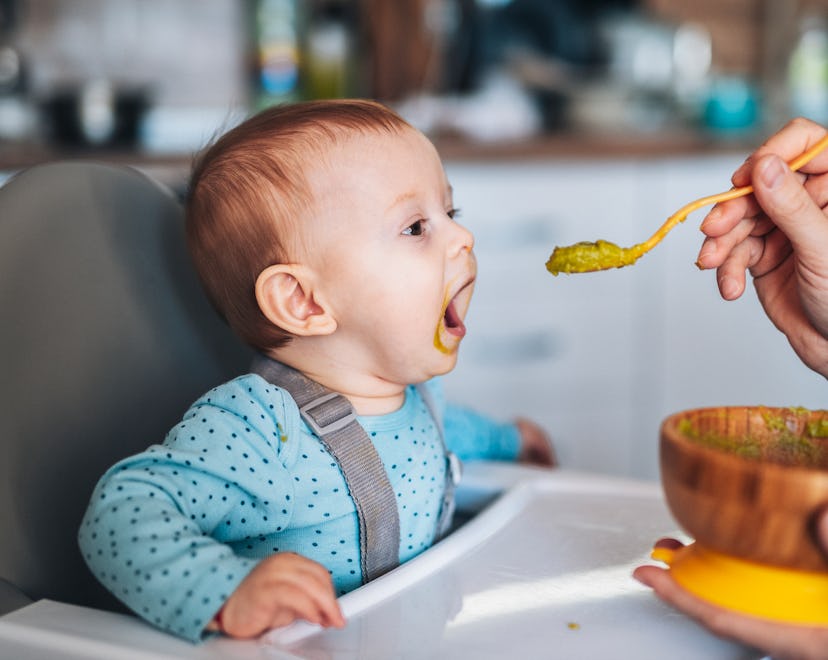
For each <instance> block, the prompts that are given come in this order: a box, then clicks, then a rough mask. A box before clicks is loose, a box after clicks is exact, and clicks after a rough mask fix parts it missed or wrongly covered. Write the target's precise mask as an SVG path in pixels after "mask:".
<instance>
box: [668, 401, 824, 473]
mask: <svg viewBox="0 0 828 660" xmlns="http://www.w3.org/2000/svg"><path fill="white" fill-rule="evenodd" d="M757 412H759V414H760V418H761V420H762V421H761V423H760V424H761V425H763V426H764V428H760V427H759V426H757V428H756V429H755V431H754V432H751V433H749V434H746V435H744V436H740V437H730V436H727V435H723V434H722V433H717V432H715V431H711V430H707V429H704V430H701V429H699V428H698V427H697V426H696V421H697V420H694V419H690V418H684V419H681V420H680V421H679V423H678V430H679V432H680V433H681V434H682V435H683V436H684V437H686V438H687V439H689V440H692V441H693V442H696V443H698V444H700V445H703V446H705V447H709V448H711V449H716V450H719V451H725V452H728V453H731V454H734V455H736V456H741V457H743V458H747V459H752V460H761V461H768V462H771V463H778V464H781V465H790V466H800V467H810V468H823V469H826V468H828V443H826V442H821V439H825V438H828V414H825V415H823V412H824V411H818V413H812V412H811V411H810V410H808V409H806V408H789V409H788V410H787V412H786V413H782V414H780V413H778V412H776V411H772V410H768V409H762V408H760V409H759V410H758V411H757ZM714 419H715V418H714V417H712V416H711V417H709V418H706V419H705V424H704V426H711V425H715V424H714V423H713V424H711V422H713V421H714ZM723 419H724V418H723Z"/></svg>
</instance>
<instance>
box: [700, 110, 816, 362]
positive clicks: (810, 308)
mask: <svg viewBox="0 0 828 660" xmlns="http://www.w3.org/2000/svg"><path fill="white" fill-rule="evenodd" d="M825 134H826V129H825V128H823V127H822V126H819V125H818V124H815V123H813V122H811V121H808V120H806V119H795V120H793V121H792V122H790V123H789V124H788V125H786V126H785V127H784V128H783V129H782V130H781V131H779V132H778V133H777V134H776V135H774V136H773V137H771V138H770V139H769V140H768V141H767V142H766V143H765V144H764V145H762V147H760V148H759V149H757V150H756V152H755V153H754V154H752V155H751V156H750V157H749V158H748V159H747V160H746V161H745V163H744V164H743V165H742V166H741V167H740V168H739V169H738V170H736V172H735V173H734V175H733V178H732V181H733V184H734V185H736V186H743V185H748V184H751V183H752V184H753V186H754V194H753V195H750V196H748V197H742V198H739V199H735V200H730V201H728V202H723V203H721V204H718V205H716V206H715V207H714V208H713V209H712V210H711V211H710V213H709V214H708V215H707V217H706V218H705V220H704V222H703V223H702V226H701V229H702V232H704V234H705V235H706V236H707V238H706V239H705V241H704V243H703V244H702V247H701V250H700V251H699V258H698V265H699V267H700V268H703V269H708V268H716V269H717V281H718V285H719V291H720V292H721V295H722V297H723V298H725V299H726V300H733V299H736V298H738V297H739V296H741V295H742V293H743V292H744V289H745V271H749V272H750V274H751V275H752V276H753V283H754V286H755V288H756V292H757V294H758V296H759V300H760V301H761V303H762V306H763V307H764V309H765V313H766V314H767V315H768V317H769V318H770V319H771V321H773V323H774V324H775V325H776V327H777V328H779V329H780V330H781V331H782V332H783V333H784V334H785V335H786V336H787V338H788V341H789V342H790V343H791V346H792V347H793V349H794V351H796V353H797V355H798V356H799V357H800V359H802V361H803V362H804V363H805V364H807V365H808V366H809V367H811V368H812V369H814V370H815V371H817V372H819V373H821V374H822V375H823V376H826V377H828V214H826V210H825V207H826V204H828V150H826V151H824V152H822V153H821V154H819V155H818V156H817V157H816V158H814V159H813V160H812V161H811V162H810V163H808V164H807V165H805V166H804V167H803V168H802V169H801V170H800V171H799V172H796V173H795V172H792V171H791V170H790V169H789V168H788V166H787V164H786V161H790V160H793V159H794V158H795V157H797V156H799V155H800V154H801V153H803V152H804V151H806V150H807V149H808V148H809V147H811V146H813V144H814V143H815V142H817V140H819V139H821V138H822V137H824V136H825Z"/></svg>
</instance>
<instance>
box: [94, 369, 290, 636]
mask: <svg viewBox="0 0 828 660" xmlns="http://www.w3.org/2000/svg"><path fill="white" fill-rule="evenodd" d="M274 393H275V394H274ZM285 405H286V400H285V398H284V397H283V396H280V390H278V389H277V388H274V387H272V386H266V384H264V383H263V381H260V380H259V381H256V380H252V379H249V378H248V377H244V378H242V379H237V380H236V381H233V382H231V383H228V384H226V385H224V386H222V387H221V388H217V389H216V390H213V391H211V392H210V393H208V394H207V395H205V397H203V398H202V399H200V400H199V401H198V402H196V404H194V405H193V407H192V408H191V409H190V410H189V411H188V413H187V414H186V415H185V417H184V419H183V420H182V422H181V423H179V424H178V425H177V426H176V427H174V428H173V429H172V430H171V431H170V433H169V434H168V436H167V438H166V439H165V441H164V444H163V445H155V446H152V447H150V448H149V449H148V450H146V451H145V452H143V453H141V454H138V455H136V456H133V457H130V458H127V459H125V460H123V461H121V462H120V463H118V464H116V465H115V466H113V467H112V468H111V469H110V470H109V471H108V472H107V473H106V474H105V475H104V476H103V477H102V478H101V480H100V482H99V484H98V486H97V487H96V489H95V491H94V493H93V496H92V499H91V502H90V505H89V508H88V510H87V513H86V516H85V517H84V520H83V522H82V524H81V528H80V531H79V534H78V541H79V544H80V547H81V551H82V553H83V555H84V558H85V559H86V561H87V563H88V564H89V566H90V568H91V570H92V572H93V573H94V574H95V576H96V577H97V578H98V579H99V580H100V581H101V582H102V583H103V584H104V585H105V586H106V587H107V588H108V589H110V590H111V591H112V592H113V594H115V595H116V596H117V597H118V598H119V599H120V600H122V601H123V602H124V603H125V604H126V605H128V606H129V607H130V608H131V609H132V610H134V611H135V612H136V613H137V614H139V615H140V616H142V617H144V618H145V619H147V620H148V621H150V622H151V623H153V624H155V625H157V626H159V627H161V628H163V629H166V630H168V631H170V632H173V633H174V634H177V635H180V636H182V637H185V638H187V639H190V640H193V641H196V640H198V639H200V638H201V635H202V631H203V630H204V627H205V625H206V624H207V623H208V622H209V621H210V619H211V618H212V617H213V616H214V614H215V613H216V611H218V609H219V608H220V607H221V606H222V604H223V603H224V601H225V600H226V599H227V597H228V596H229V595H230V594H231V593H233V591H234V590H235V589H236V587H237V586H238V585H239V583H240V582H241V581H242V580H243V579H244V578H245V577H246V575H247V574H248V573H249V572H250V570H251V569H252V568H253V567H254V566H255V565H256V563H257V561H258V560H259V558H260V557H257V556H251V554H250V553H247V556H245V553H244V552H240V549H242V548H243V547H244V545H243V544H244V542H245V539H251V538H259V537H261V538H264V537H263V535H264V534H268V533H272V532H273V531H274V530H280V529H282V528H284V527H286V526H287V524H288V522H289V520H290V517H291V514H292V508H293V506H292V505H293V479H292V478H290V476H289V474H288V472H287V471H286V469H285V466H284V463H285V462H286V461H287V462H290V461H291V460H292V457H291V456H290V454H291V451H292V449H293V447H292V445H294V444H295V443H289V442H284V441H283V438H285V437H286V433H291V432H292V431H293V429H284V428H282V427H281V426H280V424H279V423H278V422H277V421H276V420H277V419H279V418H281V419H283V420H284V419H291V417H290V416H289V415H288V414H287V412H286V411H285V409H284V408H285ZM274 408H281V409H280V410H274ZM248 547H252V546H248ZM253 554H255V553H253Z"/></svg>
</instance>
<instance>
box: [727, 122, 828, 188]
mask: <svg viewBox="0 0 828 660" xmlns="http://www.w3.org/2000/svg"><path fill="white" fill-rule="evenodd" d="M824 136H825V128H823V127H822V126H820V125H819V124H816V123H814V122H812V121H810V120H808V119H803V118H801V117H799V118H797V119H793V120H792V121H790V122H788V123H787V124H786V125H785V126H784V127H783V128H782V129H781V130H780V131H779V132H778V133H776V134H775V135H772V136H771V137H770V138H768V140H767V141H765V143H764V144H763V145H762V146H761V147H759V148H758V149H757V150H756V151H755V152H753V153H752V154H751V155H750V156H748V158H747V160H745V162H744V163H742V165H741V166H740V167H739V168H738V169H737V170H736V172H734V173H733V177H732V179H731V180H732V181H733V185H735V186H745V185H748V184H749V183H751V178H752V176H751V173H752V171H753V169H754V167H755V165H756V162H757V161H758V160H759V159H761V158H763V157H764V156H767V155H768V154H776V155H777V156H780V157H781V158H783V159H784V160H786V161H791V160H793V159H794V158H796V157H797V156H799V155H800V154H802V153H804V152H805V151H807V150H808V149H810V148H811V147H812V146H813V145H814V144H816V143H817V141H819V140H821V139H822V138H823V137H824ZM826 170H828V151H823V152H822V153H820V154H818V155H817V156H816V157H815V158H813V159H812V160H811V162H809V163H807V164H806V165H805V166H804V167H802V169H801V171H802V172H806V173H813V172H825V171H826Z"/></svg>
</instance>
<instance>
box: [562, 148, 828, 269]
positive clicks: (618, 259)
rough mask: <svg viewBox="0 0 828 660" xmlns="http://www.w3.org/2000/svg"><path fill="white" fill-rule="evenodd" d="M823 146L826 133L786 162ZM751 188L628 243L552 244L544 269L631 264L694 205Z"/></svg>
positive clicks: (802, 160) (795, 165)
mask: <svg viewBox="0 0 828 660" xmlns="http://www.w3.org/2000/svg"><path fill="white" fill-rule="evenodd" d="M827 146H828V135H826V136H825V137H823V138H822V139H821V140H820V141H819V142H817V143H816V144H815V145H814V146H813V147H811V148H810V149H808V150H807V151H806V152H805V153H803V154H802V155H801V156H799V157H798V158H796V159H795V160H793V161H791V162H790V163H789V165H788V166H789V167H790V168H791V169H792V170H794V171H796V170H798V169H799V168H801V167H803V166H804V165H805V164H806V163H808V162H809V161H810V160H811V159H812V158H814V156H816V155H817V154H818V153H820V152H821V151H822V150H823V149H825V147H827ZM752 192H753V186H743V187H741V188H733V189H732V190H728V191H727V192H723V193H719V194H717V195H709V196H708V197H702V198H701V199H697V200H696V201H694V202H690V203H689V204H686V205H684V206H683V207H681V208H680V209H679V210H678V211H676V212H675V213H674V214H673V215H671V216H670V217H669V218H667V220H666V222H665V223H664V224H663V225H662V226H661V227H659V229H658V230H657V231H656V232H655V234H653V235H652V236H651V237H650V238H649V239H648V240H646V241H645V242H644V243H638V244H637V245H633V246H632V247H628V248H623V247H619V246H618V245H616V244H615V243H610V242H609V241H603V240H597V241H595V242H594V243H591V242H589V241H581V242H580V243H575V244H574V245H567V246H565V247H556V248H555V249H554V250H553V251H552V254H551V255H550V257H549V260H548V261H547V262H546V270H548V271H549V272H550V273H552V274H553V275H556V276H557V274H558V273H589V272H593V271H596V270H609V269H610V268H623V267H624V266H631V265H632V264H634V263H635V262H636V261H638V259H639V258H640V257H641V256H642V255H643V254H645V253H647V252H649V251H650V250H652V249H653V248H654V247H655V246H656V245H657V244H658V243H659V242H660V241H661V239H663V238H664V237H665V236H666V235H667V232H669V231H670V230H671V229H672V228H673V227H675V226H676V225H677V224H678V223H680V222H684V221H685V219H686V218H687V216H688V215H689V214H690V213H692V212H693V211H695V210H696V209H699V208H701V207H702V206H707V205H708V204H718V203H719V202H724V201H726V200H729V199H735V198H736V197H743V196H744V195H749V194H750V193H752Z"/></svg>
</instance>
